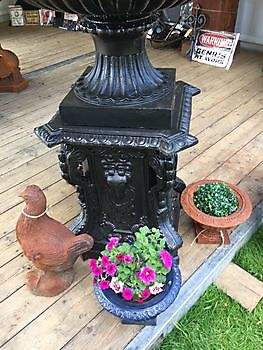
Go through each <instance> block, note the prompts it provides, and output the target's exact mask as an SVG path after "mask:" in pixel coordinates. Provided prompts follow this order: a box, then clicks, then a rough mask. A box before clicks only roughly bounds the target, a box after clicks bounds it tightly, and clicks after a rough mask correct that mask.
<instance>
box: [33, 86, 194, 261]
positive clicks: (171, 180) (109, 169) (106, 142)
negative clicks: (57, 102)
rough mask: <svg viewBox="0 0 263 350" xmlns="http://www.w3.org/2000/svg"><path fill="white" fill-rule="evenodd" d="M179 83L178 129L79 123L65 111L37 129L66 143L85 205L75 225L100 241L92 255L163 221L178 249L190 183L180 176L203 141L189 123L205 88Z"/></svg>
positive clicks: (65, 169)
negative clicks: (185, 156) (188, 154)
mask: <svg viewBox="0 0 263 350" xmlns="http://www.w3.org/2000/svg"><path fill="white" fill-rule="evenodd" d="M176 89H177V92H178V95H177V98H176V104H175V106H174V110H173V119H172V123H173V124H172V125H173V128H172V127H170V128H166V129H161V130H159V129H147V128H144V129H141V128H133V129H131V128H124V127H121V128H118V129H117V128H108V127H97V128H95V127H87V126H86V127H81V126H74V127H73V126H68V125H66V124H65V123H64V122H63V120H61V116H60V114H59V113H57V114H56V115H55V116H54V118H53V119H52V120H51V121H50V122H49V123H48V124H46V125H43V126H41V127H38V128H36V129H35V132H36V134H37V135H38V136H39V137H40V138H41V139H42V140H43V141H44V142H45V143H46V144H47V145H48V146H49V147H52V146H54V145H57V144H62V147H61V152H60V154H59V160H60V166H61V170H62V176H63V178H64V179H66V180H67V181H68V183H70V184H72V185H74V186H76V188H77V192H78V195H79V201H80V205H81V213H80V215H79V217H78V219H77V220H76V222H75V223H74V225H73V230H74V231H75V232H76V234H79V233H82V232H89V233H90V234H92V235H93V237H94V241H95V244H94V247H93V249H92V250H91V251H89V252H88V253H87V254H86V255H85V256H84V258H88V257H97V256H98V255H99V253H100V251H101V250H102V249H104V246H105V244H106V243H107V239H108V237H109V236H110V235H121V236H122V238H123V239H126V240H131V239H132V237H133V234H134V232H135V231H136V230H138V228H139V227H140V226H143V225H148V226H150V227H158V228H159V229H160V230H161V232H162V233H163V234H164V236H165V238H166V241H167V244H168V247H169V249H170V251H171V252H172V253H173V255H174V256H177V250H178V248H179V247H180V246H181V245H182V239H181V237H180V235H179V234H178V221H179V212H180V194H181V192H182V190H183V189H184V187H185V185H184V183H183V181H182V180H180V179H179V178H178V177H177V176H176V167H177V153H178V152H179V151H181V150H183V149H185V148H188V147H190V146H192V145H194V144H195V143H197V139H196V138H195V137H194V136H192V135H190V134H189V123H190V117H191V102H192V96H193V95H195V94H197V93H198V92H199V90H198V89H197V88H194V87H192V86H190V85H188V84H186V83H184V82H178V86H177V87H176ZM124 113H125V110H124Z"/></svg>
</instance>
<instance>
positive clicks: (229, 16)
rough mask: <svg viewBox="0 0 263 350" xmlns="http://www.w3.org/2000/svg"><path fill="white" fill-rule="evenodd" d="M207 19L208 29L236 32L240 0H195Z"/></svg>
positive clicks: (206, 26)
mask: <svg viewBox="0 0 263 350" xmlns="http://www.w3.org/2000/svg"><path fill="white" fill-rule="evenodd" d="M197 4H199V5H200V6H201V8H202V10H201V13H202V14H204V15H205V16H206V17H207V22H206V24H205V28H206V29H210V30H216V31H225V32H234V31H235V24H236V17H237V10H238V4H239V0H194V6H196V5H197Z"/></svg>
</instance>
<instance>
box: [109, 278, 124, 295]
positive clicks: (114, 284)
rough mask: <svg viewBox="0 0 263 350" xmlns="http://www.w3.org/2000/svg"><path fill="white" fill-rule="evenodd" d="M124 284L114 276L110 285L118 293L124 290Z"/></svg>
mask: <svg viewBox="0 0 263 350" xmlns="http://www.w3.org/2000/svg"><path fill="white" fill-rule="evenodd" d="M123 286H124V283H123V282H122V281H118V279H117V278H116V277H113V278H112V279H111V281H110V287H111V289H112V290H114V292H115V293H116V294H117V293H121V292H122V291H123Z"/></svg>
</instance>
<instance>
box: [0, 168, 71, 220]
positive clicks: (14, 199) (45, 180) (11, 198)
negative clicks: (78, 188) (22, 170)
mask: <svg viewBox="0 0 263 350" xmlns="http://www.w3.org/2000/svg"><path fill="white" fill-rule="evenodd" d="M32 175H33V176H32V177H30V178H29V179H27V180H25V181H23V182H21V183H20V184H18V185H16V186H14V187H12V188H10V189H7V190H6V191H5V192H3V193H2V194H1V201H0V214H2V213H4V212H5V211H7V210H8V209H11V208H13V207H14V206H16V205H17V204H19V203H22V201H23V199H22V198H21V197H18V194H19V193H20V192H22V190H23V189H24V188H25V187H26V186H28V185H31V184H36V185H38V186H39V187H41V188H42V189H43V190H45V189H46V188H47V187H48V186H50V185H52V183H56V182H58V181H59V180H60V179H61V174H60V169H59V165H58V164H55V165H52V166H51V167H49V168H47V169H44V170H43V171H42V172H40V173H38V174H36V175H34V174H32ZM68 186H70V185H68Z"/></svg>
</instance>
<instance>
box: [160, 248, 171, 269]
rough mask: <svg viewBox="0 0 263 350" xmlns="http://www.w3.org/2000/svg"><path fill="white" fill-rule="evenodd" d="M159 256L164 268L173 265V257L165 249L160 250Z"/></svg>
mask: <svg viewBox="0 0 263 350" xmlns="http://www.w3.org/2000/svg"><path fill="white" fill-rule="evenodd" d="M160 257H161V259H162V262H163V265H164V267H165V268H166V269H170V268H171V267H172V265H173V258H172V256H171V254H170V253H168V252H167V250H165V249H163V250H162V251H161V252H160Z"/></svg>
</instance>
